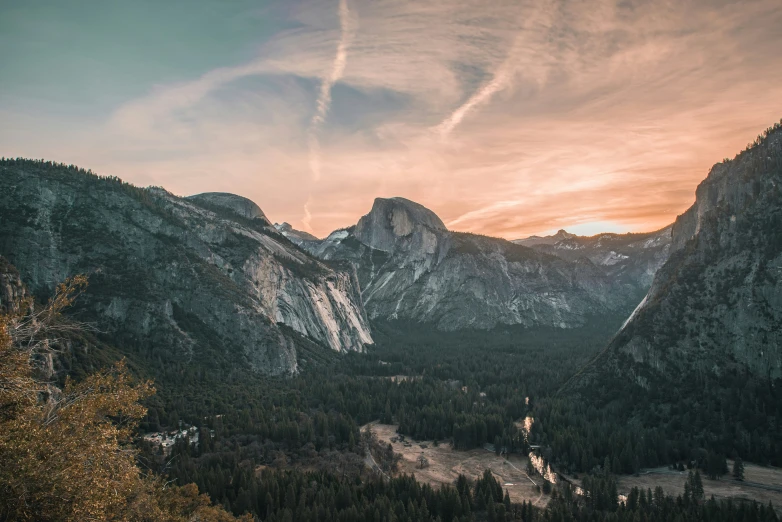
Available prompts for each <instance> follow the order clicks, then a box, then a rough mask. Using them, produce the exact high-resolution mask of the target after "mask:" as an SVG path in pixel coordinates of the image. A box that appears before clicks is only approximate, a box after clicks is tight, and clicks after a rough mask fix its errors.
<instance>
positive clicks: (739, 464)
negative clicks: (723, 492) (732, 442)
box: [733, 457, 744, 480]
mask: <svg viewBox="0 0 782 522" xmlns="http://www.w3.org/2000/svg"><path fill="white" fill-rule="evenodd" d="M733 478H734V479H736V480H744V461H743V460H741V457H736V460H734V461H733Z"/></svg>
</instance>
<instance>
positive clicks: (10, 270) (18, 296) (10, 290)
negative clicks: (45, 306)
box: [0, 256, 27, 314]
mask: <svg viewBox="0 0 782 522" xmlns="http://www.w3.org/2000/svg"><path fill="white" fill-rule="evenodd" d="M26 297H27V288H26V287H25V286H24V284H23V283H22V279H21V277H19V271H18V270H16V267H14V266H13V265H12V264H11V263H9V262H8V260H7V259H6V258H4V257H3V256H0V314H3V313H13V312H18V311H19V303H20V302H21V301H22V300H23V299H25V298H26Z"/></svg>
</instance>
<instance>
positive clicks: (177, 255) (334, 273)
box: [0, 160, 372, 374]
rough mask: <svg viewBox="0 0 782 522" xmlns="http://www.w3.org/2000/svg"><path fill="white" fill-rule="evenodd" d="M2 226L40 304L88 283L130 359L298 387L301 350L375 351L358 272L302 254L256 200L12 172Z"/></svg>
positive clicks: (6, 171) (9, 168) (70, 172)
mask: <svg viewBox="0 0 782 522" xmlns="http://www.w3.org/2000/svg"><path fill="white" fill-rule="evenodd" d="M0 214H1V215H2V216H3V219H2V220H1V221H0V254H3V255H5V256H7V257H8V258H9V260H10V261H11V262H13V264H14V265H15V266H16V267H17V268H18V269H19V271H20V272H21V274H22V279H23V280H24V281H25V282H26V283H27V285H28V286H29V287H30V289H31V291H32V292H34V293H36V294H43V295H45V294H47V293H50V292H51V290H52V289H53V286H54V285H55V284H56V283H57V282H59V281H62V280H63V279H64V278H65V277H67V276H70V275H73V274H77V273H84V274H87V275H88V276H89V282H90V285H89V288H88V291H87V293H86V294H85V296H84V297H82V298H81V299H80V300H79V303H81V305H80V306H81V307H82V313H84V314H85V316H86V317H88V318H90V319H91V320H94V321H95V322H96V323H97V325H98V326H99V328H100V329H101V330H103V331H106V332H109V333H111V335H112V336H113V337H114V338H116V339H122V342H123V343H126V344H128V345H129V346H137V347H142V346H143V347H144V348H143V350H149V349H154V350H159V351H160V353H165V354H167V356H169V357H171V358H173V359H176V360H179V361H182V360H184V361H188V360H192V359H193V358H201V359H202V360H206V361H207V363H208V361H209V360H210V358H212V357H217V358H219V359H220V360H222V361H226V364H237V365H241V366H245V367H248V366H249V367H251V368H254V369H255V370H256V371H259V372H262V373H267V374H286V373H290V372H294V371H296V369H297V364H298V363H297V360H298V351H299V347H300V346H305V345H306V346H307V347H308V349H311V345H312V344H313V342H314V343H319V344H320V345H322V346H324V347H327V348H328V349H331V350H335V351H350V350H361V349H363V347H364V345H366V344H368V343H371V342H372V337H371V333H370V330H369V326H368V321H367V318H366V315H365V313H364V309H363V306H362V303H361V298H360V292H359V289H358V287H357V276H356V274H355V273H354V272H353V270H352V269H350V267H345V268H335V267H332V266H330V265H328V264H326V263H324V262H322V261H319V260H317V259H315V258H313V257H312V256H310V255H308V254H307V253H305V252H303V251H302V250H300V249H299V248H297V247H296V246H295V245H293V244H291V243H290V242H289V241H288V240H286V239H285V238H284V237H283V236H281V235H280V234H279V233H278V232H277V231H276V230H275V229H274V228H273V227H272V226H271V225H270V224H269V222H268V220H267V219H266V217H265V216H264V214H263V212H262V211H261V210H260V208H258V206H257V205H255V204H254V203H252V202H251V201H249V200H246V199H245V198H241V197H239V196H234V195H231V194H201V195H198V196H194V197H191V198H179V197H176V196H173V195H172V194H170V193H168V192H166V191H165V190H163V189H139V188H136V187H133V186H131V185H128V184H124V183H122V182H121V181H119V180H117V179H104V178H98V177H96V176H94V175H91V174H88V173H86V172H84V171H80V170H77V169H74V168H67V167H64V166H57V165H51V164H45V163H41V162H32V161H15V160H8V161H5V162H4V163H2V164H0ZM120 344H121V343H120ZM138 349H142V348H138ZM324 349H325V348H324ZM215 364H217V363H216V362H215Z"/></svg>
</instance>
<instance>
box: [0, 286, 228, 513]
mask: <svg viewBox="0 0 782 522" xmlns="http://www.w3.org/2000/svg"><path fill="white" fill-rule="evenodd" d="M86 284H87V281H86V278H84V277H83V276H78V277H74V278H71V279H68V280H67V281H66V282H64V283H62V284H60V285H59V286H58V287H57V289H56V292H55V294H54V296H53V297H52V299H51V300H50V301H49V303H48V304H47V305H46V306H45V307H41V308H36V307H35V306H34V303H33V302H32V300H31V299H29V298H23V299H21V300H20V301H19V302H15V303H2V304H3V310H0V520H36V521H49V520H51V521H54V520H58V521H59V520H79V521H81V520H150V521H151V520H170V521H178V520H196V519H197V520H215V521H222V520H235V518H234V517H233V516H232V515H229V514H228V513H226V512H225V511H223V510H222V509H219V508H215V507H213V506H211V502H210V501H209V498H208V497H207V496H206V495H199V494H198V488H197V487H195V486H194V485H190V486H186V487H184V488H178V487H168V488H166V487H164V484H163V482H162V481H161V480H160V479H159V478H156V477H153V476H145V475H144V474H142V473H141V472H140V470H139V468H138V467H137V465H136V450H135V449H134V448H133V446H132V445H131V436H132V434H133V432H134V429H135V428H136V427H137V425H138V422H139V421H140V420H141V419H142V418H143V417H144V415H145V414H146V409H145V408H144V407H143V406H142V405H141V404H140V403H139V401H141V400H142V399H144V398H145V397H148V396H149V395H150V394H152V393H153V392H154V389H153V387H152V383H151V382H138V381H136V380H134V379H133V378H132V377H131V375H130V374H129V372H128V369H127V367H126V365H125V364H124V362H119V363H117V364H115V365H114V366H113V367H111V368H109V369H106V370H103V371H100V372H98V373H95V374H93V375H91V376H89V377H88V378H86V379H84V380H82V381H81V382H73V381H71V380H67V381H66V384H65V386H64V387H62V389H59V388H57V387H55V386H53V385H52V384H51V383H50V382H49V381H48V379H46V376H45V372H43V371H42V366H43V365H42V364H41V362H42V361H45V360H47V358H48V357H51V356H52V352H53V351H54V350H56V348H55V347H56V346H57V345H58V342H59V341H60V340H62V339H63V338H64V337H67V336H68V334H69V333H71V332H73V331H75V330H78V329H79V328H81V326H80V325H78V324H75V323H73V322H70V321H67V320H65V319H64V318H63V316H62V311H63V310H64V309H65V308H67V307H68V306H70V305H71V304H72V303H73V300H74V299H75V298H76V296H78V294H79V293H80V292H81V291H82V290H83V289H84V288H85V287H86Z"/></svg>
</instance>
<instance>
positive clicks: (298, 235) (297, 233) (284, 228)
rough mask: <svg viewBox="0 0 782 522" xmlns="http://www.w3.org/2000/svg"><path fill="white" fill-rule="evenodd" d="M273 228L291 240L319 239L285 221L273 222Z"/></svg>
mask: <svg viewBox="0 0 782 522" xmlns="http://www.w3.org/2000/svg"><path fill="white" fill-rule="evenodd" d="M274 228H276V229H277V231H278V232H279V233H281V234H282V235H283V236H285V237H287V238H288V239H291V240H294V239H295V240H298V241H320V240H319V239H318V238H317V237H315V236H313V235H312V234H310V233H309V232H304V231H303V230H296V229H295V228H293V226H291V224H290V223H288V222H287V221H285V222H283V223H275V224H274ZM296 242H297V241H294V243H296Z"/></svg>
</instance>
